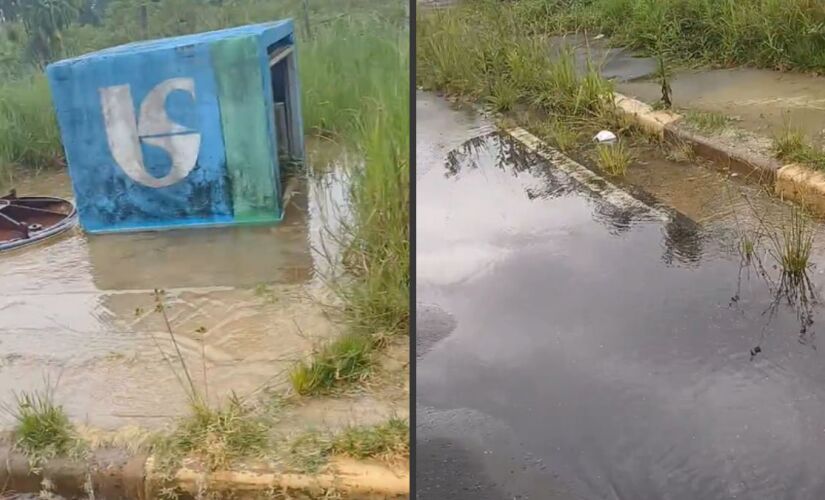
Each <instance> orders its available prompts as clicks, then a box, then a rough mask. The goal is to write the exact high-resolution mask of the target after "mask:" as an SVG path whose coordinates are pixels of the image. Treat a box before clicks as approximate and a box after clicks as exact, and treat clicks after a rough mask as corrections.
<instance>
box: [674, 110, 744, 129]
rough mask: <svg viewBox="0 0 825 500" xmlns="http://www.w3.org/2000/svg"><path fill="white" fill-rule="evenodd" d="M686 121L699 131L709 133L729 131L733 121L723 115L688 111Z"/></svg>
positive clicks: (711, 112)
mask: <svg viewBox="0 0 825 500" xmlns="http://www.w3.org/2000/svg"><path fill="white" fill-rule="evenodd" d="M685 121H687V123H689V124H690V125H693V126H694V127H695V128H696V129H697V130H699V131H702V132H707V133H713V132H721V131H723V130H725V129H727V128H728V127H729V126H730V124H731V123H732V122H733V120H732V119H731V118H729V117H727V116H725V115H723V114H721V113H716V112H713V111H695V110H692V111H688V112H687V113H686V114H685Z"/></svg>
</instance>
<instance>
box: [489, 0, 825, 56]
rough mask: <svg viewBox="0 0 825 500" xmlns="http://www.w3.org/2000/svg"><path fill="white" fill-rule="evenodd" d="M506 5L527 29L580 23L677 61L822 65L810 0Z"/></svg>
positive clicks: (543, 0)
mask: <svg viewBox="0 0 825 500" xmlns="http://www.w3.org/2000/svg"><path fill="white" fill-rule="evenodd" d="M491 1H493V0H477V1H476V2H473V3H475V4H486V3H489V2H491ZM508 10H511V11H512V15H513V16H514V17H515V18H516V19H518V20H519V23H520V26H521V30H522V32H525V33H528V34H529V33H533V34H546V33H563V32H571V31H579V32H583V31H585V30H586V31H588V32H589V33H603V34H605V35H607V36H609V37H611V39H612V41H613V42H615V43H617V44H621V45H624V46H630V47H633V48H638V49H642V50H643V51H646V52H648V53H649V54H652V55H655V54H656V53H657V49H658V47H659V46H663V47H666V48H667V52H668V54H669V55H670V57H671V58H672V59H674V60H679V61H684V62H694V63H705V64H714V65H719V66H733V65H753V66H758V67H764V68H773V69H796V70H803V71H805V70H813V71H823V70H825V37H824V36H823V33H825V11H823V9H822V4H821V3H820V2H818V1H813V0H713V1H709V0H522V1H519V2H512V3H508Z"/></svg>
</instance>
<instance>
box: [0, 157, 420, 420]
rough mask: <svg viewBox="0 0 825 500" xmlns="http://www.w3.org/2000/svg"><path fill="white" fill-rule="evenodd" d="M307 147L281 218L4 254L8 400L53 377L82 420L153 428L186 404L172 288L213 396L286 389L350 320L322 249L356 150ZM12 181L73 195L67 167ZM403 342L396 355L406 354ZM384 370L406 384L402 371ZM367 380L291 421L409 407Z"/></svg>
mask: <svg viewBox="0 0 825 500" xmlns="http://www.w3.org/2000/svg"><path fill="white" fill-rule="evenodd" d="M312 147H313V148H316V149H314V150H313V151H312V153H311V160H310V161H311V163H312V162H315V163H317V165H315V166H316V167H317V168H316V169H314V170H313V169H310V170H313V172H314V173H312V174H311V175H309V178H308V179H301V180H298V179H294V182H290V183H289V188H288V189H289V193H290V194H289V196H290V201H289V203H288V206H287V209H286V218H285V220H284V221H283V222H282V223H281V224H279V225H277V226H261V227H245V228H221V229H205V230H182V231H163V232H150V233H137V234H122V235H100V236H88V235H85V234H83V232H82V231H81V230H79V229H77V230H75V231H73V232H71V233H70V234H68V235H66V236H62V237H59V238H58V239H55V240H50V241H47V242H44V243H42V244H39V245H36V246H32V247H28V248H24V249H21V250H18V251H14V252H10V253H9V254H8V255H4V256H3V260H2V262H0V315H2V318H3V321H2V322H0V404H2V405H4V406H6V405H7V406H8V407H9V408H12V409H13V408H14V406H15V395H16V394H17V393H20V392H23V391H26V392H32V391H43V390H44V389H46V388H47V387H51V388H53V390H54V395H55V400H56V402H58V403H60V404H62V405H63V406H64V408H65V409H66V411H67V413H68V414H69V416H70V417H71V418H72V419H73V421H75V422H77V423H78V424H85V425H87V426H90V427H93V428H98V429H100V428H102V429H108V430H119V429H124V428H131V427H135V426H138V427H140V428H143V429H152V430H155V429H159V428H161V427H163V426H166V425H168V424H169V423H170V421H171V419H172V417H178V416H182V415H186V414H187V412H188V411H189V406H188V404H189V403H188V399H187V397H186V393H185V389H184V385H182V384H181V383H180V381H179V380H178V378H177V376H176V373H175V371H173V370H172V369H171V368H170V366H169V363H168V362H167V361H166V359H170V360H172V362H173V364H174V365H175V368H176V372H177V374H178V375H181V373H182V372H181V370H180V365H179V361H178V358H177V355H176V352H175V349H174V347H173V345H172V343H171V342H170V336H169V333H168V331H167V329H166V325H165V324H164V321H163V318H162V316H161V315H160V314H158V313H157V312H156V311H155V304H154V298H153V290H154V289H156V288H158V289H163V290H165V292H166V304H167V309H168V314H169V318H170V323H171V327H172V331H173V332H174V333H175V335H176V337H177V340H178V343H179V345H180V348H181V351H182V355H183V358H184V360H185V362H186V363H187V366H188V368H189V371H190V372H191V374H192V377H193V379H194V381H195V384H196V385H197V386H198V388H199V389H200V390H201V391H204V392H205V393H208V395H209V398H210V401H212V402H213V404H217V403H218V402H220V401H224V400H225V398H226V397H228V396H229V395H231V394H232V392H235V393H237V394H238V395H239V396H241V397H247V398H249V399H251V400H255V399H259V398H261V397H263V395H264V394H272V393H276V394H278V393H283V392H284V391H286V390H288V389H289V382H288V372H289V369H290V368H291V367H292V366H293V365H294V363H295V362H296V361H298V360H302V359H306V357H307V356H309V355H310V354H311V353H312V352H313V349H314V348H317V347H318V345H319V344H320V343H321V342H322V341H324V340H327V339H330V338H334V337H336V336H338V335H340V334H341V331H342V326H341V324H340V318H338V317H337V316H336V314H337V313H336V310H335V306H336V302H335V298H334V297H333V295H332V294H331V293H330V292H329V291H328V289H327V288H326V285H325V284H324V281H323V278H324V276H326V275H327V274H328V266H329V262H328V260H327V258H326V256H325V255H322V254H323V252H322V249H326V250H327V251H329V252H330V255H331V256H332V257H333V258H334V256H335V249H334V248H333V245H332V242H331V241H330V240H329V238H326V239H325V241H324V242H322V241H321V238H322V233H323V232H324V231H325V230H328V229H333V230H334V227H331V226H330V224H333V225H334V224H335V223H336V222H335V221H336V220H337V217H339V216H341V215H342V214H343V213H344V211H345V210H346V205H345V198H346V190H347V185H346V183H345V181H343V180H342V176H341V171H340V170H339V169H338V168H335V165H336V164H337V165H338V167H343V163H342V162H346V161H347V160H346V156H345V155H343V156H336V155H337V153H334V152H333V153H330V152H329V151H328V149H329V148H326V149H324V148H320V149H318V148H319V147H320V146H319V145H318V144H317V143H313V144H312ZM330 157H332V158H333V160H332V165H333V168H329V169H328V168H327V167H325V163H324V162H326V161H329V158H330ZM17 190H18V193H19V194H20V195H28V194H43V193H47V194H49V195H55V196H67V197H71V187H70V185H69V180H68V177H67V175H66V174H65V173H64V172H60V173H53V174H42V175H41V176H38V177H35V178H34V179H30V180H28V181H26V182H22V183H20V184H18V185H17ZM399 349H400V348H399ZM399 349H395V350H393V351H392V352H390V353H388V355H398V356H400V357H402V358H403V357H404V354H403V353H402V352H401V350H403V349H401V350H399ZM395 351H398V352H395ZM165 357H166V359H164V358H165ZM404 361H405V359H402V360H401V362H404ZM398 375H399V377H401V375H403V370H402V371H401V372H399V374H398ZM386 382H387V383H389V384H390V385H393V386H394V384H396V383H398V384H402V385H403V381H401V380H400V378H399V380H394V379H393V380H391V381H390V380H387V381H386ZM361 392H362V393H363V394H361V395H359V396H355V397H348V398H342V399H330V398H326V399H322V400H308V401H305V402H303V403H300V404H298V405H297V407H291V408H292V409H291V410H290V411H294V412H297V414H299V415H301V417H300V419H297V417H296V418H293V419H292V420H293V422H292V425H291V426H292V427H295V428H301V427H303V428H313V427H316V428H318V429H321V428H325V427H326V426H328V425H329V426H333V427H334V426H340V425H351V424H353V423H354V422H358V423H362V422H363V423H371V422H377V421H381V420H382V419H386V418H388V417H389V416H391V415H401V416H404V415H406V408H407V402H406V394H404V393H403V392H399V393H398V394H395V393H394V392H395V390H394V389H393V391H389V392H387V393H384V392H382V389H377V390H376V389H375V388H373V389H372V390H365V391H361ZM379 393H381V395H378V394H379ZM12 423H13V416H12V415H11V414H10V413H6V412H0V428H2V429H7V428H10V426H11V425H12ZM286 425H287V426H289V422H287V423H286Z"/></svg>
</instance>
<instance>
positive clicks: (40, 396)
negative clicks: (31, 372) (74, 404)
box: [6, 389, 82, 465]
mask: <svg viewBox="0 0 825 500" xmlns="http://www.w3.org/2000/svg"><path fill="white" fill-rule="evenodd" d="M6 411H7V412H8V413H11V414H12V415H13V417H14V419H15V421H16V424H15V426H14V439H15V446H16V447H17V448H18V449H19V450H20V451H22V452H23V453H25V454H26V455H27V456H28V457H29V460H30V462H31V463H32V464H34V465H39V464H41V463H42V462H43V461H45V460H48V459H50V458H53V457H60V456H66V455H70V454H73V453H76V452H77V451H78V450H80V449H81V448H82V446H81V442H80V440H79V439H78V437H77V435H76V433H75V429H74V426H73V425H72V423H71V421H70V420H69V417H68V415H67V414H66V412H65V410H64V409H63V407H62V406H60V405H58V404H56V403H55V402H54V394H53V391H52V390H51V389H46V390H44V391H35V392H22V393H20V394H17V395H16V405H15V406H14V407H13V408H6Z"/></svg>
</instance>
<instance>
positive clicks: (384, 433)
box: [289, 418, 410, 472]
mask: <svg viewBox="0 0 825 500" xmlns="http://www.w3.org/2000/svg"><path fill="white" fill-rule="evenodd" d="M409 453H410V424H409V421H408V420H406V419H400V418H391V419H389V420H387V421H386V422H383V423H380V424H377V425H366V426H357V427H348V428H346V429H344V430H343V431H341V432H340V433H338V434H335V435H331V434H328V433H321V432H306V433H303V434H301V435H299V436H298V437H296V438H295V439H293V440H292V442H291V444H290V446H289V459H290V461H291V462H292V464H293V465H294V466H296V467H298V468H300V469H301V470H305V471H308V472H317V471H318V470H319V469H320V468H321V467H323V466H324V465H325V464H326V463H327V462H328V460H329V458H330V457H331V456H333V455H341V456H347V457H352V458H355V459H358V460H364V459H375V460H380V461H382V462H385V463H389V464H394V463H398V462H401V461H403V460H405V459H407V458H408V457H409Z"/></svg>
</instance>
